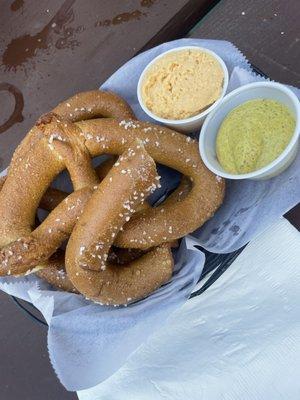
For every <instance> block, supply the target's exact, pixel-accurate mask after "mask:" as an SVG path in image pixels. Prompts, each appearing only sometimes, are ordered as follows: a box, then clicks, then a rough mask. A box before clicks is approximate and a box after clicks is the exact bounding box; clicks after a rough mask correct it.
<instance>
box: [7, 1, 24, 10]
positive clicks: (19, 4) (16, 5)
mask: <svg viewBox="0 0 300 400" xmlns="http://www.w3.org/2000/svg"><path fill="white" fill-rule="evenodd" d="M23 6H24V0H15V1H13V2H12V3H11V5H10V9H11V11H18V10H19V9H20V8H21V7H23Z"/></svg>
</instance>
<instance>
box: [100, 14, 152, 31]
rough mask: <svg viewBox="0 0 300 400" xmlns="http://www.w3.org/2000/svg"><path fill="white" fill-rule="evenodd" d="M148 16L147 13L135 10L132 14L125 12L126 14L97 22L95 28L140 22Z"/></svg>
mask: <svg viewBox="0 0 300 400" xmlns="http://www.w3.org/2000/svg"><path fill="white" fill-rule="evenodd" d="M146 15H147V14H146V13H143V12H142V11H140V10H134V11H131V12H125V13H121V14H118V15H116V16H114V17H113V18H111V19H104V20H100V21H97V22H95V24H94V26H95V27H99V26H110V25H119V24H122V23H124V22H129V21H133V20H139V19H140V18H141V17H143V16H146Z"/></svg>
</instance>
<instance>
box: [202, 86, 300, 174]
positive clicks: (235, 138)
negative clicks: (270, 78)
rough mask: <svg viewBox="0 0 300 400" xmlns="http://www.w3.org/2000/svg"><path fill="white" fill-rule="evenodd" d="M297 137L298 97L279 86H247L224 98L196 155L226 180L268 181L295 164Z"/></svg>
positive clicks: (299, 121) (299, 126) (207, 125)
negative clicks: (199, 155) (198, 154)
mask: <svg viewBox="0 0 300 400" xmlns="http://www.w3.org/2000/svg"><path fill="white" fill-rule="evenodd" d="M299 131H300V103H299V100H298V99H297V97H296V95H295V94H294V93H293V92H292V91H291V90H290V89H288V88H287V87H285V86H283V85H281V84H279V83H274V82H259V83H251V84H248V85H245V86H242V87H240V88H238V89H236V90H234V91H232V92H231V93H229V94H228V95H227V96H225V97H224V99H223V100H222V102H221V103H220V104H219V105H218V107H216V109H215V110H214V111H213V112H212V113H211V114H210V115H209V116H208V117H207V119H206V120H205V122H204V124H203V126H202V129H201V133H200V140H199V146H200V154H201V157H202V159H203V161H204V163H205V165H206V166H207V167H208V168H209V169H210V170H211V171H212V172H214V173H215V174H217V175H220V176H222V177H224V178H229V179H267V178H271V177H273V176H276V175H278V174H279V173H281V172H282V171H283V170H285V169H286V168H287V167H288V166H289V165H290V164H291V163H292V162H293V160H294V159H295V157H296V154H297V150H298V138H299Z"/></svg>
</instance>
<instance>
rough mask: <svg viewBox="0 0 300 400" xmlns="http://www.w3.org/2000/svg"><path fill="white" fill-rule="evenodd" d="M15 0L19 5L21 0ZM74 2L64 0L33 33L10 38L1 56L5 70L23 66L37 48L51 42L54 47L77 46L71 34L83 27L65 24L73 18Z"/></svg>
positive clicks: (48, 46)
mask: <svg viewBox="0 0 300 400" xmlns="http://www.w3.org/2000/svg"><path fill="white" fill-rule="evenodd" d="M16 1H18V5H19V4H20V1H21V0H16ZM74 2H75V0H66V1H65V2H64V3H63V4H62V6H61V7H60V9H59V10H58V11H57V13H56V14H55V15H54V17H53V18H52V19H51V20H50V22H49V23H48V24H47V25H46V26H45V27H44V28H43V29H42V30H41V31H39V32H38V33H36V34H35V35H30V34H25V35H22V36H19V37H17V38H15V39H12V40H11V42H10V43H9V44H8V45H7V47H6V49H5V51H4V53H3V56H2V62H3V65H4V66H5V70H6V71H11V70H12V71H16V70H17V69H18V68H19V67H21V66H24V64H25V63H26V62H27V61H28V60H30V59H33V58H34V57H35V56H36V54H37V50H44V51H45V50H47V49H49V48H50V47H51V46H52V45H53V44H54V46H55V48H56V49H64V48H74V47H75V46H78V45H79V44H80V43H79V42H78V41H77V40H76V39H74V37H73V36H74V34H75V33H78V32H81V31H82V30H83V27H82V26H79V27H77V28H71V27H67V26H66V25H67V24H70V23H71V22H73V20H74V13H73V9H72V6H73V4H74ZM14 3H15V2H14ZM14 3H13V4H14ZM15 7H16V6H15ZM57 36H59V37H57Z"/></svg>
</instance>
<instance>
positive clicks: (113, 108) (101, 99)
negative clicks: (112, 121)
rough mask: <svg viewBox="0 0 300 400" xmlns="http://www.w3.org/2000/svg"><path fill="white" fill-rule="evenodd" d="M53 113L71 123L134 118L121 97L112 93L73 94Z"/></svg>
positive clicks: (92, 91)
mask: <svg viewBox="0 0 300 400" xmlns="http://www.w3.org/2000/svg"><path fill="white" fill-rule="evenodd" d="M53 112H54V113H56V114H58V115H60V116H61V117H63V118H67V119H68V120H70V121H72V122H76V121H82V120H86V119H91V118H99V117H104V118H117V119H120V118H135V116H134V113H133V111H132V109H131V107H130V106H129V104H128V103H126V101H125V100H123V99H122V98H121V97H119V96H118V95H117V94H115V93H112V92H104V91H101V90H91V91H89V92H82V93H78V94H75V95H74V96H73V97H70V98H69V99H68V100H65V101H63V102H62V103H60V104H58V106H57V107H55V108H54V110H53Z"/></svg>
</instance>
